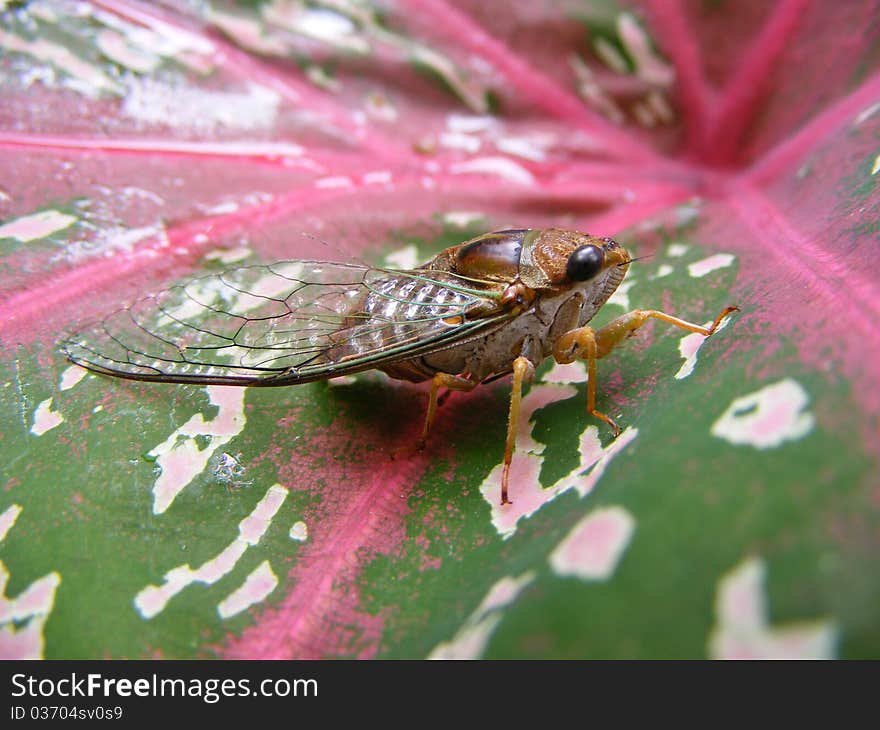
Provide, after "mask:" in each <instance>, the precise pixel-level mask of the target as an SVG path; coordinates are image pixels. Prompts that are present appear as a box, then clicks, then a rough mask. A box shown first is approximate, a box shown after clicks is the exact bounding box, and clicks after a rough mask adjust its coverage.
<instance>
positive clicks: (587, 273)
mask: <svg viewBox="0 0 880 730" xmlns="http://www.w3.org/2000/svg"><path fill="white" fill-rule="evenodd" d="M604 263H605V254H604V252H603V251H602V249H601V248H599V247H598V246H594V245H593V244H587V245H586V246H581V247H580V248H576V249H575V250H574V252H573V253H572V254H571V256H569V257H568V264H566V266H565V274H566V276H568V278H569V279H570V280H571V281H586V280H587V279H592V278H593V277H594V276H595V275H596V274H598V273H599V272H600V271H601V270H602V265H603V264H604Z"/></svg>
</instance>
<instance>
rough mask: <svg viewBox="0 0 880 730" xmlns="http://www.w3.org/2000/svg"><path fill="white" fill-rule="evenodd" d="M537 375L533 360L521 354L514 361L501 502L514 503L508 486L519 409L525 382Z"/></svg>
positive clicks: (502, 473)
mask: <svg viewBox="0 0 880 730" xmlns="http://www.w3.org/2000/svg"><path fill="white" fill-rule="evenodd" d="M534 377H535V366H534V365H533V364H532V363H531V361H530V360H529V359H528V358H526V357H523V356H522V355H520V356H519V357H518V358H516V360H514V361H513V388H512V390H511V393H510V416H509V417H508V419H507V442H506V443H505V444H504V468H503V470H502V472H501V504H513V503H512V502H511V501H510V500H509V499H508V498H507V486H508V482H509V481H510V462H511V461H512V460H513V448H514V446H516V432H517V428H518V426H519V410H520V404H521V403H522V386H523V383H528V382H531V380H532V378H534Z"/></svg>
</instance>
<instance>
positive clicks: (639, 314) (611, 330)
mask: <svg viewBox="0 0 880 730" xmlns="http://www.w3.org/2000/svg"><path fill="white" fill-rule="evenodd" d="M738 309H739V307H727V308H725V309H724V311H723V312H721V314H719V315H718V316H717V317H716V318H715V321H714V322H712V324H711V326H709V327H703V326H701V325H698V324H693V323H691V322H686V321H685V320H683V319H679V318H678V317H673V316H672V315H670V314H666V313H665V312H659V311H657V310H656V309H636V310H633V311H632V312H628V313H626V314H623V315H621V316H620V317H617V319H613V320H611V322H609V323H608V324H607V325H605V326H604V327H602V328H601V329H598V330H594V329H593V328H592V327H578V328H576V329H573V330H570V331H568V332H566V333H565V334H564V335H562V336H561V337H560V338H559V339H558V340H557V341H556V342H555V343H554V345H553V358H554V359H555V360H556V362H558V363H561V364H567V363H570V362H574V361H575V360H577V359H578V358H583V359H585V360H586V361H587V378H588V380H587V410H588V411H589V412H590V414H591V415H593V416H595V417H596V418H598V419H600V420H602V421H605V423H607V424H608V425H609V426H611V428H612V430H613V431H614V436H615V438H616V437H617V436H618V435H619V434H620V426H618V425H617V424H616V423H615V422H614V421H613V420H612V419H611V417H610V416H607V415H605V414H604V413H601V412H600V411H597V410H596V360H598V359H599V358H602V357H605V356H606V355H607V354H608V353H609V352H611V351H612V350H613V349H614V348H615V347H617V345H619V344H620V343H621V342H623V340H625V339H626V338H627V337H630V336H631V335H632V334H633V333H634V332H635V331H636V330H637V329H638V328H639V327H641V326H642V325H643V324H644V323H645V322H647V321H648V320H649V319H659V320H661V321H663V322H667V323H669V324H671V325H675V326H676V327H679V328H680V329H683V330H687V331H689V332H697V333H699V334H701V335H703V336H705V337H709V336H710V335H711V334H712V333H713V332H715V330H717V329H718V325H720V324H721V322H722V320H723V319H724V318H725V317H726V316H727V315H729V314H730V313H731V312H735V311H737V310H738Z"/></svg>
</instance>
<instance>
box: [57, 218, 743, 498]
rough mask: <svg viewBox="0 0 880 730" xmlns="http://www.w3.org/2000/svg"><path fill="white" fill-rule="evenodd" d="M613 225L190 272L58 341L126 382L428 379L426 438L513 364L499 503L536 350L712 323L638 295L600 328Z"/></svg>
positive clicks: (619, 271)
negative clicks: (408, 257)
mask: <svg viewBox="0 0 880 730" xmlns="http://www.w3.org/2000/svg"><path fill="white" fill-rule="evenodd" d="M632 260H633V259H632V257H631V256H630V254H629V253H628V252H627V250H626V249H625V248H624V247H622V246H620V245H619V244H617V243H616V242H615V241H613V240H612V239H610V238H599V237H596V236H591V235H587V234H584V233H578V232H575V231H567V230H559V229H555V228H554V229H546V230H530V229H516V230H503V231H495V232H493V233H487V234H484V235H481V236H477V237H476V238H473V239H471V240H469V241H465V242H464V243H461V244H459V245H457V246H453V247H451V248H447V249H446V250H444V251H442V252H441V253H440V254H438V255H437V256H436V257H434V258H433V259H432V260H431V261H429V262H427V263H426V264H424V265H422V266H419V267H417V268H415V269H410V270H396V269H390V268H382V267H374V266H368V265H364V264H358V263H332V262H327V261H283V262H279V263H275V264H271V265H269V266H242V267H239V268H236V269H232V270H230V271H225V272H223V273H220V274H212V275H208V276H202V277H199V278H194V279H191V280H190V281H188V282H186V283H182V284H180V285H177V286H173V287H171V288H170V289H167V290H165V291H163V292H161V293H159V294H153V295H150V296H147V297H144V298H142V299H140V300H138V301H137V302H135V303H134V304H132V305H130V306H128V307H126V308H124V309H121V310H119V311H117V312H115V313H113V314H111V315H110V316H108V317H106V318H105V319H103V320H102V321H100V322H98V323H96V324H93V325H91V326H88V327H86V328H85V329H83V330H82V331H80V332H78V333H77V334H76V335H74V336H73V337H71V338H70V339H68V340H67V341H66V342H65V343H64V349H65V351H66V353H67V356H68V357H69V358H70V359H71V360H72V361H73V362H75V363H77V364H78V365H81V366H82V367H84V368H87V369H89V370H91V371H94V372H97V373H102V374H105V375H113V376H118V377H122V378H129V379H132V380H148V381H158V382H163V383H190V384H198V385H237V386H249V387H267V386H282V385H296V384H298V383H308V382H312V381H316V380H324V379H328V378H333V377H337V376H340V375H348V374H353V373H359V372H362V371H364V370H369V369H377V370H381V371H383V372H385V373H387V374H388V375H389V376H391V377H392V378H399V379H403V380H408V381H412V382H422V381H430V383H431V388H430V394H429V397H428V407H427V414H426V416H425V422H424V427H423V429H422V433H421V439H420V441H419V446H424V444H425V439H426V438H427V436H428V432H429V431H430V429H431V425H432V423H433V421H434V418H435V415H436V413H437V405H438V396H439V394H440V391H441V390H442V389H449V390H455V391H470V390H472V389H474V388H475V387H476V386H477V385H479V384H481V383H486V382H489V381H492V380H495V379H497V378H500V377H503V376H506V375H512V376H513V377H512V394H511V399H510V413H509V418H508V426H507V440H506V444H505V448H504V468H503V472H502V475H503V476H502V485H501V504H502V505H503V504H509V503H510V500H509V471H510V463H511V459H512V457H513V451H514V444H515V436H516V432H517V423H518V420H519V413H520V403H521V397H522V389H523V385H524V384H525V383H527V382H529V381H530V380H531V379H532V378H533V376H534V373H535V368H536V367H537V366H538V365H539V364H540V363H541V362H542V361H543V360H544V359H545V358H547V357H550V356H552V357H553V358H554V359H555V360H556V362H558V363H570V362H573V361H575V360H576V359H584V360H586V363H587V369H588V376H589V379H588V381H587V410H588V411H589V413H590V414H592V415H593V416H594V417H596V418H598V419H600V420H602V421H604V422H605V423H606V424H608V426H610V428H611V429H612V431H613V432H614V435H615V436H616V435H617V434H618V433H619V432H620V429H619V427H618V425H617V424H616V423H615V422H614V421H613V420H612V419H611V418H610V417H609V416H607V415H606V414H604V413H602V412H600V411H599V410H597V409H596V361H597V360H599V359H601V358H603V357H605V356H606V355H607V354H608V353H609V352H611V351H612V350H613V349H614V348H615V347H616V346H617V345H618V344H619V343H620V342H622V341H623V340H624V339H625V338H626V337H627V336H629V335H631V334H632V333H633V332H635V330H637V329H638V328H639V327H640V326H641V325H642V324H644V323H645V321H647V320H648V319H650V318H654V319H659V320H662V321H664V322H667V323H669V324H671V325H674V326H676V327H679V328H681V329H684V330H688V331H690V332H698V333H700V334H702V335H705V336H709V335H711V334H712V333H713V332H714V331H715V330H716V328H717V327H718V325H719V323H720V322H721V321H722V319H724V317H726V316H727V315H728V314H730V312H732V311H733V310H735V309H736V307H727V308H726V309H725V310H724V311H723V312H721V313H720V314H719V315H718V316H717V317H716V318H715V320H714V322H713V323H712V324H711V326H709V327H703V326H700V325H697V324H692V323H690V322H686V321H684V320H682V319H678V318H677V317H673V316H671V315H669V314H665V313H664V312H660V311H656V310H650V309H649V310H644V309H638V310H635V311H632V312H629V313H627V314H624V315H622V316H620V317H618V318H617V319H614V320H613V321H611V322H610V323H609V324H607V325H605V326H604V327H602V328H600V329H594V328H592V327H590V326H589V324H588V323H589V322H590V320H591V319H592V318H593V316H594V315H595V314H596V312H598V311H599V309H600V307H601V306H602V305H603V304H604V303H605V302H606V301H607V300H608V298H609V297H610V296H611V295H612V293H613V292H614V290H615V289H617V287H618V285H619V284H620V282H621V281H622V280H623V277H624V276H625V275H626V272H627V269H628V267H629V265H630V263H631V261H632Z"/></svg>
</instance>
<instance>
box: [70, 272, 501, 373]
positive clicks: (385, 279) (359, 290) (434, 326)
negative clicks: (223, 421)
mask: <svg viewBox="0 0 880 730" xmlns="http://www.w3.org/2000/svg"><path fill="white" fill-rule="evenodd" d="M495 298H497V296H496V295H494V294H493V291H492V290H486V291H484V290H480V289H476V288H475V284H474V283H473V282H469V281H465V280H462V279H458V278H457V277H455V276H453V275H451V274H446V273H443V272H434V271H427V270H413V271H391V270H384V269H374V268H370V267H367V266H361V265H357V264H340V263H331V262H317V261H285V262H279V263H277V264H272V265H270V266H245V267H241V268H238V269H233V270H231V271H226V272H223V273H221V274H214V275H210V276H203V277H199V278H196V279H192V280H190V281H188V282H186V283H183V284H180V285H178V286H174V287H171V288H170V289H167V290H165V291H163V292H160V293H159V294H154V295H150V296H147V297H144V298H143V299H140V300H138V301H137V302H135V303H134V304H132V305H131V306H129V307H126V308H125V309H121V310H119V311H117V312H114V313H113V314H111V315H109V316H108V317H106V318H105V319H103V320H101V321H100V322H96V323H94V324H92V325H89V326H88V327H86V328H84V329H83V330H81V331H79V332H77V333H76V334H75V335H73V336H72V337H70V338H69V339H68V340H67V341H65V342H64V344H63V349H64V351H65V352H66V354H67V356H68V357H69V358H70V359H71V360H72V361H73V362H75V363H77V364H79V365H81V366H83V367H85V368H88V369H89V370H93V371H96V372H100V373H104V374H108V375H115V376H119V377H124V378H130V379H134V380H157V381H163V382H176V383H201V384H209V385H210V384H227V385H288V384H294V383H303V382H309V381H313V380H320V379H324V378H329V377H334V376H337V375H344V374H347V373H354V372H358V371H361V370H366V369H369V368H374V367H378V366H381V365H382V364H387V363H390V362H395V361H399V360H403V359H406V358H408V357H415V356H417V355H419V354H423V353H426V352H430V351H432V350H435V349H439V348H442V347H446V346H449V345H450V344H453V343H455V342H457V341H460V340H463V339H466V338H468V337H470V336H472V335H474V334H476V333H477V332H479V331H480V330H483V329H485V328H487V327H491V326H492V325H493V324H497V323H499V322H501V321H503V320H504V319H506V318H508V316H509V315H507V314H505V313H504V312H503V311H501V310H500V309H499V308H498V307H497V305H496V303H495V302H494V299H495Z"/></svg>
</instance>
